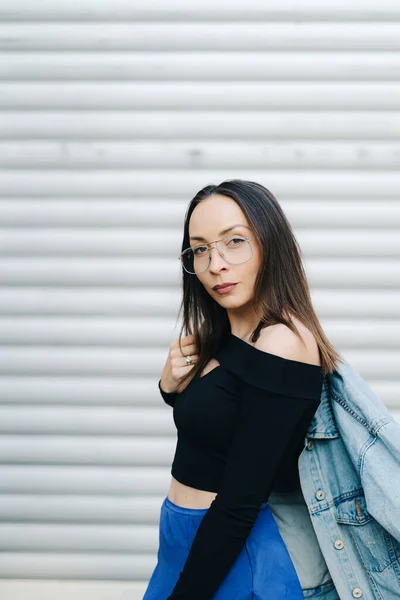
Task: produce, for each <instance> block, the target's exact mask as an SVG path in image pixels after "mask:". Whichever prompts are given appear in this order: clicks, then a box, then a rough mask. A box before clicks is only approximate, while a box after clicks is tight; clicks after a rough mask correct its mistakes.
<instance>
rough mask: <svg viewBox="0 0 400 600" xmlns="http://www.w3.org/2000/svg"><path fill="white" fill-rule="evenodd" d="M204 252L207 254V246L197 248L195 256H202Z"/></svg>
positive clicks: (194, 251)
mask: <svg viewBox="0 0 400 600" xmlns="http://www.w3.org/2000/svg"><path fill="white" fill-rule="evenodd" d="M203 252H207V246H197V248H195V249H194V250H193V253H194V254H202V253H203Z"/></svg>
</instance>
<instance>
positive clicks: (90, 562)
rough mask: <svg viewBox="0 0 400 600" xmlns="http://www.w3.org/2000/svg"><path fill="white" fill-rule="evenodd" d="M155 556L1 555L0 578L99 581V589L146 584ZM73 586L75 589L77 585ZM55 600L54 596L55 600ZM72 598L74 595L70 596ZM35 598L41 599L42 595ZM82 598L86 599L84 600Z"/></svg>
mask: <svg viewBox="0 0 400 600" xmlns="http://www.w3.org/2000/svg"><path fill="white" fill-rule="evenodd" d="M154 533H156V532H154ZM154 533H153V537H154ZM155 556H156V551H155V550H154V549H153V550H152V551H151V552H149V553H146V554H145V553H140V554H132V553H127V552H99V549H98V548H97V549H96V550H95V551H93V552H50V551H49V552H37V551H36V552H35V551H32V552H7V551H3V552H2V553H1V561H0V578H1V579H2V578H7V579H10V578H13V579H23V580H25V579H27V578H30V577H32V578H34V579H38V578H43V579H72V580H74V581H75V582H77V580H79V579H88V580H94V579H101V580H102V583H103V585H104V583H107V581H103V580H110V581H112V580H117V581H124V580H126V581H130V582H131V581H135V580H137V581H140V580H145V579H146V580H148V579H149V577H150V575H151V572H152V570H153V569H154V567H155V564H156V560H155ZM77 585H78V586H79V583H78V584H77ZM0 589H1V588H0ZM78 593H79V592H78ZM111 593H112V592H111ZM22 594H23V596H22V597H23V598H26V595H25V592H24V591H23V592H22ZM59 597H60V596H57V598H59ZM72 597H74V598H76V597H77V596H76V593H74V592H73V595H72ZM129 597H130V596H129ZM36 598H37V596H36ZM39 598H43V592H42V591H41V592H40V594H39ZM52 598H54V596H52ZM86 598H87V596H85V599H86ZM13 600H14V598H13ZM138 600H139V597H138Z"/></svg>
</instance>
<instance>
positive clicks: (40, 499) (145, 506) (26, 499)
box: [0, 492, 167, 525]
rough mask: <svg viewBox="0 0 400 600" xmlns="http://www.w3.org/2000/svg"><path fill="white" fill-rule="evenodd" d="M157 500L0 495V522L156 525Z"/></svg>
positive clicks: (158, 509) (159, 506) (154, 498)
mask: <svg viewBox="0 0 400 600" xmlns="http://www.w3.org/2000/svg"><path fill="white" fill-rule="evenodd" d="M166 494H167V492H165V494H164V496H163V495H158V496H150V495H149V496H138V497H137V496H125V497H123V496H106V495H104V496H99V495H98V494H96V495H89V494H87V495H83V494H80V495H78V494H77V495H74V494H65V495H55V494H0V520H1V521H3V522H4V521H7V522H11V521H13V522H18V521H19V522H20V523H29V522H32V523H35V522H36V523H38V522H41V523H75V524H78V523H84V524H86V523H104V524H106V523H110V524H112V523H130V524H140V525H154V524H158V521H159V516H160V508H161V503H162V501H163V499H164V497H165V495H166Z"/></svg>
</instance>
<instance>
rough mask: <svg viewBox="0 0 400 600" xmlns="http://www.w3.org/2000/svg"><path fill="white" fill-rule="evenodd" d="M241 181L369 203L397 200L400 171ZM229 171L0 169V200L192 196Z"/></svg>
mask: <svg viewBox="0 0 400 600" xmlns="http://www.w3.org/2000/svg"><path fill="white" fill-rule="evenodd" d="M237 175H238V176H240V178H242V179H248V180H251V181H258V182H259V183H261V184H262V185H265V186H266V187H267V188H268V189H270V190H271V191H272V192H273V193H274V195H276V197H277V198H278V200H279V199H281V200H283V199H284V198H285V196H286V197H288V196H290V197H291V198H307V200H308V201H310V200H311V199H313V198H318V199H319V201H320V202H322V201H324V200H325V198H327V197H332V196H336V197H339V196H340V195H341V194H343V190H346V198H348V199H351V198H354V197H361V196H362V197H363V200H368V199H372V198H373V199H375V198H377V197H379V195H380V194H382V190H385V199H386V200H388V199H391V198H395V199H396V200H397V199H398V197H399V195H400V172H399V171H398V170H397V171H396V170H393V171H379V170H372V169H369V170H368V171H347V170H345V169H342V170H324V169H319V170H311V169H308V170H305V171H301V170H288V169H283V170H279V169H275V170H274V169H270V170H269V171H268V174H266V173H265V169H264V170H260V169H242V170H241V171H240V173H237ZM230 176H231V172H230V170H229V172H228V171H227V170H226V169H201V170H199V169H194V168H193V169H172V168H170V169H161V170H160V169H152V170H151V177H149V173H148V172H147V171H146V170H145V169H138V170H135V169H113V170H108V171H107V170H99V169H85V170H79V169H53V170H51V171H46V170H39V169H37V170H32V169H15V170H13V169H4V170H2V171H1V178H0V196H6V197H8V198H9V197H12V196H18V197H19V196H24V195H29V196H30V197H41V198H43V197H54V195H56V196H58V197H60V198H61V197H70V196H71V195H74V194H76V195H78V196H80V197H95V198H96V199H100V198H102V197H110V196H111V195H114V197H115V198H118V197H119V196H123V197H126V196H128V195H132V197H137V196H141V197H144V198H146V197H154V196H157V195H158V196H162V195H168V196H170V195H171V196H173V195H175V197H176V198H186V199H189V198H192V197H193V196H194V195H195V194H196V193H197V191H198V190H199V189H201V188H202V187H204V186H205V185H206V184H207V185H208V184H209V183H210V182H213V183H215V184H218V183H220V182H221V181H223V180H224V179H225V178H226V177H228V178H230Z"/></svg>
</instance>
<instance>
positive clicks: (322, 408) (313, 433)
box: [307, 375, 341, 439]
mask: <svg viewBox="0 0 400 600" xmlns="http://www.w3.org/2000/svg"><path fill="white" fill-rule="evenodd" d="M338 437H341V435H340V432H339V429H338V427H337V425H336V421H335V417H334V415H333V411H332V403H331V399H330V396H329V387H328V379H327V376H326V375H325V376H324V381H323V385H322V392H321V402H320V405H319V407H318V408H317V411H316V413H315V415H314V417H313V418H312V420H311V423H310V425H309V427H308V430H307V438H319V439H321V438H327V439H331V438H338Z"/></svg>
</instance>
